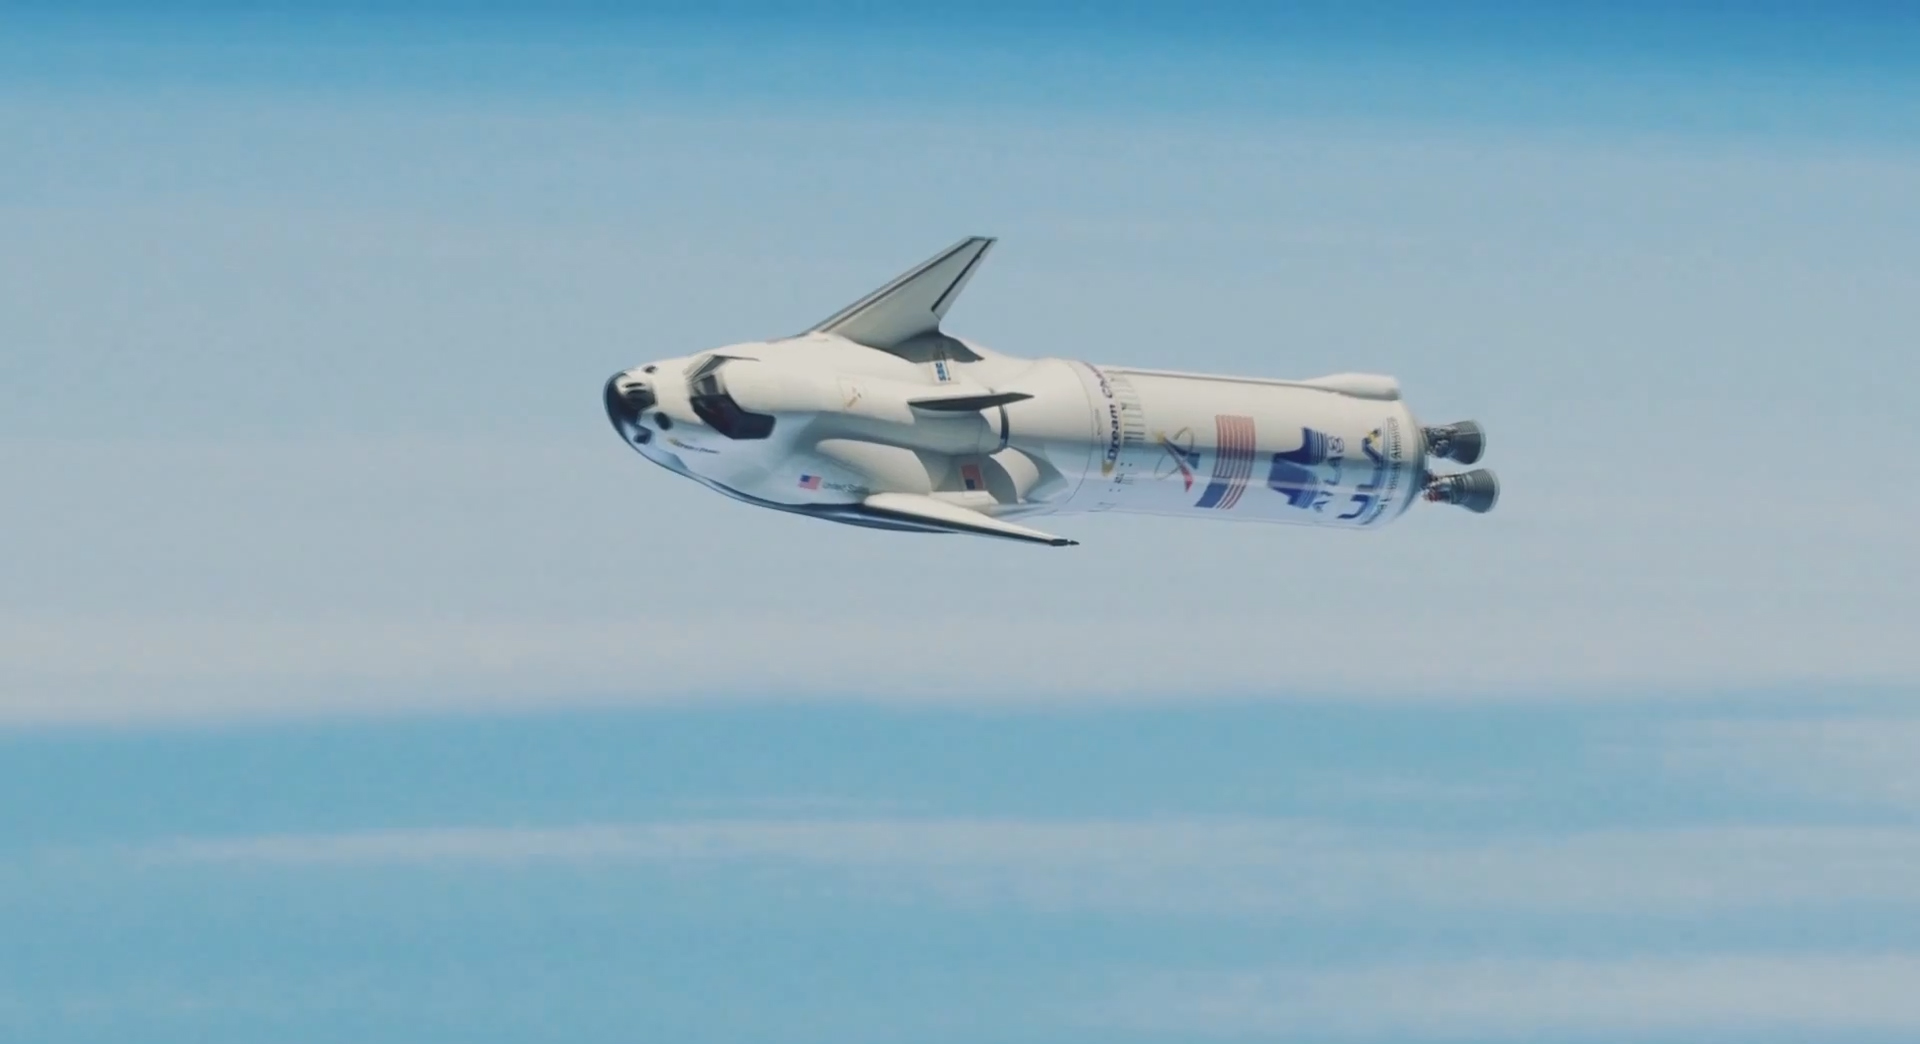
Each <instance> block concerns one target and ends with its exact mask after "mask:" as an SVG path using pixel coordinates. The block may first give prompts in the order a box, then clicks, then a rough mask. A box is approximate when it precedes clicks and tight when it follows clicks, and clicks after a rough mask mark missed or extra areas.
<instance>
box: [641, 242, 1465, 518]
mask: <svg viewBox="0 0 1920 1044" xmlns="http://www.w3.org/2000/svg"><path fill="white" fill-rule="evenodd" d="M992 243H993V241H992V240H991V239H986V238H980V237H975V238H970V239H966V240H962V241H961V242H960V243H957V244H955V245H954V246H953V247H951V248H949V249H948V250H946V251H944V252H942V253H941V254H939V255H937V256H935V257H934V258H932V259H931V260H929V261H927V262H926V263H924V264H922V265H920V266H918V267H917V268H915V269H913V270H911V271H909V272H907V273H906V274H904V275H902V276H900V277H899V278H898V279H895V280H894V281H893V282H891V283H889V284H887V285H886V286H884V287H882V288H881V289H879V290H877V291H875V292H874V293H872V294H869V295H868V296H867V297H865V298H862V299H861V300H860V301H858V302H856V303H855V304H853V305H851V306H849V307H848V308H846V309H844V310H843V311H841V312H840V313H838V314H836V315H835V316H834V317H832V318H830V319H828V320H826V321H825V322H822V323H820V324H819V325H818V326H816V327H814V328H813V329H812V330H809V331H808V332H806V333H804V334H800V335H798V336H796V337H790V338H784V339H780V340H773V341H759V342H752V343H747V344H735V345H729V346H727V347H724V348H716V349H713V350H710V351H706V352H701V353H699V354H696V355H692V356H685V357H680V358H673V359H663V360H658V361H656V362H653V363H648V364H646V365H643V366H637V367H634V368H632V369H629V370H623V371H621V372H620V373H617V374H614V375H613V376H612V377H611V378H610V379H608V381H607V383H606V386H605V390H604V398H605V405H606V410H607V414H608V417H609V418H610V419H611V420H612V421H613V424H614V426H615V428H616V429H617V430H618V431H619V432H620V435H621V437H622V438H623V439H624V440H625V441H626V442H627V443H628V444H629V445H631V446H632V447H633V448H634V449H636V450H638V451H639V452H640V453H641V454H642V455H643V456H645V457H646V458H647V459H649V460H651V461H653V462H654V463H656V464H659V465H661V466H662V467H665V468H667V469H668V470H670V471H674V472H677V473H679V474H681V475H685V476H686V477H688V478H691V479H694V480H695V481H697V482H700V483H702V484H703V485H706V486H709V487H711V488H713V489H715V490H717V491H719V492H722V493H725V494H727V495H729V496H732V497H735V498H737V499H740V500H744V501H747V502H749V503H752V504H756V505H759V506H762V507H770V508H776V509H779V510H784V511H791V512H797V513H801V514H808V515H814V516H816V517H820V518H826V519H831V520H833V521H837V522H846V523H851V524H855V525H863V526H873V527H878V528H885V529H900V530H911V531H917V532H949V533H952V532H958V533H972V534H978V535H983V536H998V537H1005V538H1011V539H1016V540H1025V541H1031V542H1037V543H1045V544H1053V545H1066V544H1073V543H1075V541H1072V540H1067V539H1065V538H1062V537H1057V536H1054V535H1052V534H1049V533H1045V532H1041V531H1039V530H1036V529H1032V528H1029V527H1028V526H1027V525H1024V524H1022V523H1021V522H1019V521H1015V520H1016V519H1020V520H1025V519H1026V518H1028V517H1030V516H1035V515H1044V514H1064V513H1072V512H1091V511H1121V512H1144V513H1151V514H1163V515H1190V516H1199V517H1205V518H1224V519H1244V520H1253V521H1264V522H1282V523H1294V524H1303V525H1318V526H1336V527H1344V528H1353V529H1365V528H1373V527H1377V526H1380V525H1383V524H1385V523H1386V522H1388V521H1389V520H1391V519H1394V518H1397V517H1399V515H1400V514H1401V513H1402V512H1404V511H1405V510H1406V509H1407V507H1408V506H1409V505H1411V504H1412V503H1413V502H1414V501H1415V500H1416V499H1423V498H1424V499H1427V500H1434V501H1443V502H1449V503H1456V504H1460V505H1462V506H1465V507H1467V508H1469V509H1472V510H1475V511H1486V510H1488V509H1490V508H1491V507H1492V506H1493V503H1494V501H1495V499H1496V498H1497V496H1498V489H1499V487H1498V483H1497V482H1496V480H1495V479H1494V476H1493V474H1492V473H1491V472H1488V471H1485V470H1475V471H1470V472H1466V473H1463V474H1453V475H1444V476H1442V475H1435V474H1433V473H1432V472H1431V471H1430V470H1429V467H1428V464H1429V461H1430V460H1431V459H1432V458H1435V457H1440V458H1446V459H1452V460H1456V461H1459V462H1461V463H1464V464H1472V463H1474V462H1475V461H1477V460H1478V459H1479V456H1480V453H1481V449H1482V447H1483V445H1484V437H1483V435H1482V433H1481V431H1480V428H1479V426H1478V425H1476V424H1474V423H1472V422H1460V423H1456V424H1451V425H1444V426H1439V427H1422V426H1421V425H1420V423H1419V422H1418V421H1417V420H1416V419H1415V418H1414V416H1413V414H1412V412H1411V411H1409V410H1408V408H1407V406H1406V404H1405V403H1403V402H1402V401H1401V398H1400V389H1399V386H1398V384H1397V383H1396V382H1395V381H1394V380H1393V379H1392V378H1390V377H1382V376H1376V375H1371V374H1335V375H1332V376H1327V377H1319V378H1314V379H1311V380H1274V379H1265V378H1254V377H1224V376H1216V375H1211V374H1200V373H1181V372H1176V371H1168V370H1146V369H1138V368H1133V367H1120V366H1105V365H1096V364H1093V363H1087V362H1080V361H1077V360H1069V359H1052V358H1043V359H1022V358H1015V357H1012V356H1007V355H1002V354H1000V353H997V352H993V351H990V350H988V349H987V348H984V347H982V346H980V345H978V344H975V343H972V342H970V341H966V340H963V339H960V338H956V337H953V336H951V335H949V334H947V333H945V332H943V331H941V329H940V320H941V319H942V318H943V317H944V315H945V313H946V311H947V308H948V306H949V305H951V304H952V302H953V300H954V298H955V297H956V296H958V294H959V292H960V290H961V289H962V287H964V285H965V284H966V282H967V280H968V278H969V277H970V276H971V275H972V273H973V271H974V270H975V269H976V268H977V266H978V264H979V262H980V260H981V258H983V257H984V256H985V255H986V253H987V250H988V248H989V247H991V246H992Z"/></svg>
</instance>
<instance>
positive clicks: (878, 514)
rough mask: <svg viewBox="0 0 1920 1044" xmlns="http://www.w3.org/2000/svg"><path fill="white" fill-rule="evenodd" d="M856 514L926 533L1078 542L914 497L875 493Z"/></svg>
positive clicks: (1057, 544) (1054, 544)
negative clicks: (969, 534) (921, 530)
mask: <svg viewBox="0 0 1920 1044" xmlns="http://www.w3.org/2000/svg"><path fill="white" fill-rule="evenodd" d="M860 514H862V515H864V516H866V517H868V518H872V519H875V520H885V521H890V522H897V523H901V524H903V525H906V526H911V527H914V528H918V529H923V530H924V531H927V532H936V533H972V534H975V535H978V536H992V537H1004V538H1006V539H1009V540H1025V541H1027V542H1029V543H1034V544H1046V545H1048V546H1050V547H1073V546H1075V545H1077V544H1079V543H1080V542H1079V541H1078V540H1068V539H1067V538H1066V537H1057V536H1054V535H1053V534H1051V533H1042V532H1040V531H1039V530H1037V529H1028V528H1027V527H1025V526H1016V525H1014V524H1013V523H1011V522H1002V521H1001V520H999V519H997V518H993V517H991V516H988V515H983V514H981V513H980V512H978V511H974V510H973V509H971V508H964V507H961V506H960V505H958V504H950V503H948V502H946V501H944V500H939V499H936V498H934V497H928V496H922V495H920V494H918V493H875V494H874V495H872V496H870V497H868V498H867V499H866V501H865V502H864V503H863V504H861V505H860Z"/></svg>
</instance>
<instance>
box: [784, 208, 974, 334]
mask: <svg viewBox="0 0 1920 1044" xmlns="http://www.w3.org/2000/svg"><path fill="white" fill-rule="evenodd" d="M993 243H994V241H993V239H992V237H990V236H969V237H967V238H966V239H963V240H961V241H960V242H958V243H955V244H954V245H952V246H950V247H948V248H947V249H945V250H943V251H941V252H940V253H939V254H936V255H934V256H933V257H931V258H929V259H928V260H926V261H925V262H923V263H921V264H920V265H918V266H916V267H914V268H912V269H910V270H908V271H907V272H905V273H904V274H902V275H900V276H899V277H898V278H896V279H894V280H893V281H892V282H890V283H888V284H887V285H885V286H883V287H881V288H880V289H878V290H875V291H874V292H873V293H870V294H868V295H867V296H865V297H863V298H861V299H860V300H858V301H855V302H854V303H852V304H850V305H848V306H847V307H845V308H842V309H841V310H840V311H838V312H835V313H834V314H833V315H832V317H830V318H828V319H826V320H824V321H822V322H820V323H818V324H817V325H815V326H814V327H813V328H812V329H810V330H808V331H807V332H808V333H830V334H838V335H839V336H841V337H845V338H846V339H847V340H849V341H855V342H858V343H860V344H864V345H866V346H867V347H869V348H878V349H880V350H881V351H883V352H896V353H898V352H899V350H900V349H901V348H902V347H903V346H905V345H906V344H907V343H908V342H910V341H913V340H915V339H917V338H922V337H926V336H928V335H938V334H939V333H940V320H941V319H943V318H945V317H946V314H947V309H948V308H949V307H951V306H952V304H953V302H954V299H955V298H957V297H959V296H960V291H961V290H962V289H963V288H964V287H965V286H966V285H967V280H968V279H970V278H972V276H973V272H974V269H976V268H978V267H980V260H981V259H982V258H984V257H986V256H987V251H988V250H989V249H991V248H992V247H993Z"/></svg>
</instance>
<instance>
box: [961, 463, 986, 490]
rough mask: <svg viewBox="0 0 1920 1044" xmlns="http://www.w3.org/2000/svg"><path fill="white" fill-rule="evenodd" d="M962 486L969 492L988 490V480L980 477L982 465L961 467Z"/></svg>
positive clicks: (964, 465) (963, 465)
mask: <svg viewBox="0 0 1920 1044" xmlns="http://www.w3.org/2000/svg"><path fill="white" fill-rule="evenodd" d="M960 484H961V485H963V486H965V487H967V488H968V489H969V490H974V489H986V488H987V483H986V480H985V479H982V478H981V477H980V465H978V464H962V465H960Z"/></svg>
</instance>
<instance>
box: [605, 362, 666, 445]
mask: <svg viewBox="0 0 1920 1044" xmlns="http://www.w3.org/2000/svg"><path fill="white" fill-rule="evenodd" d="M601 394H602V398H603V399H604V400H605V401H606V406H607V419H608V420H610V421H612V422H613V426H614V428H615V429H616V430H618V431H619V432H620V435H621V437H622V438H625V439H628V440H629V441H637V442H646V441H647V440H649V439H651V438H652V437H653V436H652V433H651V432H649V431H647V429H646V428H644V427H641V425H640V418H641V416H642V415H643V414H645V413H646V412H647V410H649V409H651V408H652V407H653V405H654V403H655V402H656V401H657V400H656V399H655V398H654V395H653V386H652V384H650V383H649V382H648V381H647V379H646V378H645V377H642V376H640V375H638V374H635V373H633V372H632V371H630V370H622V371H620V372H619V373H616V374H614V375H613V376H611V377H609V378H607V384H606V388H605V389H604V390H603V391H602V393H601Z"/></svg>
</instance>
